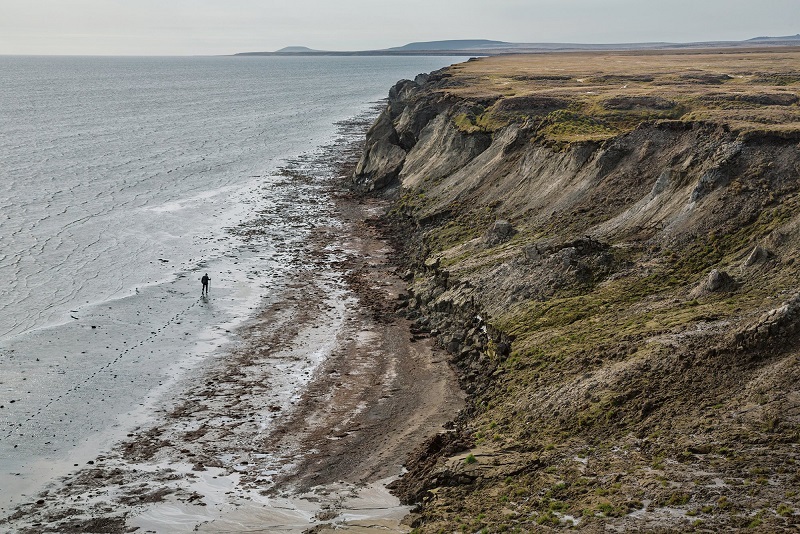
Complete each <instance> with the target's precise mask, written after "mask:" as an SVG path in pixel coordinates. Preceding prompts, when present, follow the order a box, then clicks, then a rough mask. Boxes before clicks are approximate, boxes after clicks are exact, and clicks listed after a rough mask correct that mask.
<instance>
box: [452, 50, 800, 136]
mask: <svg viewBox="0 0 800 534" xmlns="http://www.w3.org/2000/svg"><path fill="white" fill-rule="evenodd" d="M798 65H800V52H798V51H796V50H788V51H768V50H764V51H747V52H733V53H725V54H718V53H709V52H707V51H702V50H698V51H691V52H684V53H674V52H661V53H657V52H639V53H636V52H618V53H608V52H603V53H599V52H598V53H564V54H541V55H535V56H505V57H496V58H486V59H483V60H481V61H474V62H467V63H463V64H460V65H456V66H454V67H452V68H451V70H452V72H453V73H454V74H455V75H456V76H457V78H458V80H459V83H458V84H457V85H456V86H454V87H452V88H448V89H447V92H449V93H451V94H453V95H456V96H458V97H460V98H463V99H465V100H466V101H471V100H481V101H487V100H488V101H492V100H493V102H492V104H491V105H489V106H484V105H477V104H476V105H474V106H472V107H471V108H470V109H469V110H466V111H464V112H462V113H460V114H458V115H457V116H455V118H454V123H455V125H456V126H457V127H458V128H459V129H461V130H462V131H464V132H468V133H471V132H476V131H481V132H493V131H497V130H499V129H500V128H503V127H504V126H506V125H508V124H509V123H511V122H526V121H531V120H535V121H540V122H541V133H542V135H543V136H544V137H545V138H546V139H549V140H552V141H556V142H565V141H566V142H574V141H586V140H604V139H610V138H612V137H614V136H617V135H620V134H623V133H625V132H628V131H631V130H632V129H634V128H636V127H637V126H638V125H639V124H641V123H642V122H646V121H656V120H684V121H709V122H717V123H722V122H724V123H726V124H729V125H730V126H731V127H732V128H734V129H736V130H739V131H743V132H747V131H757V132H770V131H784V132H785V131H797V130H798V129H800V106H798V104H797V95H798V91H800V73H798V72H796V71H795V69H796V70H797V71H800V67H798ZM787 71H788V72H787ZM531 97H542V98H548V99H550V100H549V101H550V102H552V101H553V99H560V100H561V101H562V102H564V105H563V107H562V108H559V109H548V108H546V107H545V108H544V109H543V108H542V107H541V106H538V107H537V106H536V105H533V106H532V107H531V108H530V109H525V108H524V106H523V107H522V108H521V109H514V110H513V111H503V109H504V105H503V103H504V101H506V102H507V101H510V100H512V99H524V98H531ZM534 102H535V100H534Z"/></svg>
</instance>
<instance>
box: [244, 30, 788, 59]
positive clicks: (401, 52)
mask: <svg viewBox="0 0 800 534" xmlns="http://www.w3.org/2000/svg"><path fill="white" fill-rule="evenodd" d="M764 46H768V47H776V46H800V34H797V35H787V36H781V37H767V36H762V37H754V38H752V39H747V40H744V41H703V42H693V43H668V42H650V43H612V44H590V43H510V42H506V41H492V40H489V39H453V40H445V41H423V42H414V43H408V44H406V45H403V46H397V47H392V48H385V49H380V50H352V51H334V50H314V49H312V48H308V47H306V46H287V47H285V48H281V49H280V50H276V51H274V52H241V53H239V54H234V55H236V56H418V55H440V56H496V55H502V54H530V53H540V52H559V51H561V52H569V51H587V50H609V51H620V50H680V49H695V48H704V49H706V48H752V47H764Z"/></svg>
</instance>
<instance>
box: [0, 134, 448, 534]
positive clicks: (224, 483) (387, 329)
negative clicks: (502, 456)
mask: <svg viewBox="0 0 800 534" xmlns="http://www.w3.org/2000/svg"><path fill="white" fill-rule="evenodd" d="M361 127H363V125H361ZM341 148H342V147H339V149H340V155H338V156H336V157H338V158H340V159H339V162H340V163H341V159H342V158H343V159H348V157H349V158H350V159H351V158H352V156H353V154H354V150H355V147H352V146H351V147H349V151H345V152H344V154H345V156H341ZM340 171H341V169H340ZM341 172H342V173H344V171H341ZM293 179H295V180H307V179H309V178H308V177H306V176H303V175H302V174H298V175H295V176H293ZM316 179H318V178H316ZM328 180H329V186H330V188H331V195H332V197H331V198H332V202H333V206H334V208H333V209H334V215H335V217H334V218H333V221H334V222H333V223H332V224H330V225H325V226H318V227H316V228H314V229H313V231H312V232H311V236H310V238H309V239H308V241H307V242H306V243H305V244H304V245H303V246H302V250H299V251H298V261H297V262H295V264H294V265H295V269H294V270H293V271H292V272H291V273H290V274H289V275H288V279H287V281H286V284H285V286H284V287H283V289H281V290H280V293H279V294H277V295H273V296H272V298H270V302H269V303H266V304H265V305H264V307H263V308H262V309H261V310H260V311H259V313H258V314H257V316H256V318H255V319H254V320H252V321H250V322H248V323H247V324H246V325H245V326H243V327H242V328H240V329H239V331H238V334H239V337H240V339H241V342H240V343H239V344H238V345H237V346H236V347H235V348H233V349H232V350H230V351H229V353H228V354H227V355H226V356H225V357H221V358H217V359H216V360H215V361H214V363H213V364H212V365H211V366H209V367H208V368H207V369H206V370H205V371H204V373H203V374H202V375H201V376H198V377H197V379H196V381H195V383H194V384H192V386H191V387H189V388H188V389H186V390H185V391H183V392H181V393H179V394H178V395H176V396H175V397H173V400H172V401H170V402H169V403H168V404H166V405H164V406H163V407H162V409H161V414H160V417H159V418H158V420H157V421H156V422H155V423H153V424H151V425H147V426H144V427H142V428H140V429H138V430H136V431H135V432H132V433H130V434H128V436H127V437H126V439H125V440H124V441H122V442H121V443H119V444H117V445H116V446H114V447H113V448H112V449H111V450H109V451H108V452H106V453H104V454H102V455H99V456H97V457H96V458H94V459H93V460H90V461H89V464H87V465H86V466H84V467H82V468H81V469H80V470H78V471H77V472H74V473H72V474H70V475H68V476H67V477H66V478H65V479H63V480H61V481H60V482H58V483H57V484H54V485H53V486H51V487H50V488H49V489H48V490H46V491H45V492H44V493H42V494H41V495H39V496H37V497H35V498H33V499H31V501H30V502H28V503H26V504H24V505H22V506H20V507H18V508H17V510H16V511H15V512H14V513H13V514H12V515H11V516H9V517H8V518H6V519H3V520H0V527H2V528H3V529H5V530H11V531H15V532H54V531H57V532H130V531H139V532H181V531H186V532H190V531H195V530H198V531H204V532H242V531H247V532H304V531H306V530H309V529H312V528H314V529H315V532H323V531H325V529H326V528H331V527H329V526H330V525H336V526H337V528H349V529H350V530H353V531H358V532H370V531H376V532H377V531H380V532H387V531H389V532H392V531H393V532H405V531H408V530H410V529H409V528H407V527H405V526H403V525H401V519H402V517H403V516H404V515H405V514H406V513H407V508H405V507H401V506H399V503H398V501H397V500H396V499H394V498H393V497H391V496H390V495H389V494H388V492H387V491H386V490H385V488H384V487H383V482H386V481H387V480H389V479H391V478H392V477H396V476H397V475H399V474H400V473H401V471H402V463H403V461H404V460H405V457H406V454H407V452H408V451H410V449H412V448H413V447H414V446H415V445H417V444H418V443H419V442H420V441H422V440H423V439H424V438H425V437H426V436H429V435H431V434H433V433H436V432H437V431H440V430H441V427H442V425H443V424H444V423H445V422H446V421H448V420H450V419H452V418H453V417H454V416H455V414H456V412H457V410H458V409H459V408H460V407H461V403H462V396H461V393H460V392H459V390H458V387H457V384H456V382H455V378H454V377H453V375H452V373H451V372H450V370H449V368H448V365H447V363H446V361H445V359H444V357H443V355H442V354H439V353H437V352H436V351H434V350H433V348H432V346H431V344H430V342H429V341H427V340H419V341H412V339H411V336H410V332H409V324H408V323H407V321H406V320H404V319H400V318H398V317H397V316H396V315H395V314H394V312H393V303H394V302H395V301H396V299H397V295H398V294H399V293H401V292H402V291H403V290H404V288H405V284H404V283H403V282H402V281H401V280H400V278H399V277H398V276H397V275H396V274H395V273H394V268H393V266H392V265H391V264H390V261H389V255H390V252H391V250H390V249H389V247H388V245H387V243H386V241H385V240H384V239H383V238H382V236H381V233H380V231H379V229H378V228H377V227H376V226H375V225H374V224H372V218H373V217H375V216H377V215H379V214H380V213H381V212H382V210H384V209H385V205H384V204H383V203H382V202H381V201H378V200H357V199H354V198H350V197H349V196H348V195H346V194H342V193H339V194H337V193H335V191H336V190H339V191H341V187H340V185H337V182H336V180H333V179H332V178H331V177H328ZM251 231H253V232H257V231H259V229H258V228H251ZM381 481H383V482H381ZM326 525H328V526H326ZM348 525H349V526H348Z"/></svg>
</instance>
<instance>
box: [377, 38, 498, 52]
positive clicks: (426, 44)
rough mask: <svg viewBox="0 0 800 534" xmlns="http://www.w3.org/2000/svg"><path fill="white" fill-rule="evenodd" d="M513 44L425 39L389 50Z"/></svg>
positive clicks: (473, 47) (494, 46) (464, 48)
mask: <svg viewBox="0 0 800 534" xmlns="http://www.w3.org/2000/svg"><path fill="white" fill-rule="evenodd" d="M507 46H513V44H512V43H506V42H504V41H490V40H488V39H453V40H449V41H423V42H417V43H409V44H407V45H403V46H395V47H393V48H389V49H388V50H398V51H402V50H408V51H413V50H469V49H485V48H500V47H507Z"/></svg>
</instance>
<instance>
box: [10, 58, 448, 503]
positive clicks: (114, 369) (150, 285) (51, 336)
mask: <svg viewBox="0 0 800 534" xmlns="http://www.w3.org/2000/svg"><path fill="white" fill-rule="evenodd" d="M456 61H459V59H458V58H442V57H434V58H419V57H416V58H267V57H262V58H259V57H252V58H251V57H248V58H234V57H220V58H37V57H24V58H23V57H1V56H0V280H1V281H2V285H1V286H0V287H2V289H0V511H1V510H3V509H8V507H10V506H11V505H12V504H14V503H15V502H19V501H20V499H21V498H23V496H24V495H25V494H26V493H27V494H29V492H30V491H33V490H35V489H36V488H37V487H38V486H40V485H41V484H42V483H43V482H44V481H47V480H48V479H50V478H52V477H55V476H58V475H60V474H63V473H64V471H65V469H66V468H67V467H70V466H72V463H70V462H72V461H73V460H75V461H78V460H79V459H82V458H83V456H82V454H83V455H84V456H85V457H90V456H91V454H93V451H94V452H96V449H97V448H98V447H102V446H106V445H108V444H109V440H112V439H113V438H114V437H115V436H117V435H118V434H119V432H124V431H125V429H126V426H129V425H131V424H133V421H135V420H136V417H137V414H138V416H144V415H146V413H145V412H147V410H148V409H150V408H152V406H150V408H148V406H149V405H148V402H150V401H149V400H148V399H153V398H157V394H158V392H159V391H160V390H163V389H165V388H168V387H169V385H170V384H172V383H174V381H175V380H176V379H177V377H179V376H180V375H181V373H182V372H183V371H185V370H187V369H190V368H191V367H193V366H196V365H197V364H198V362H201V361H202V359H203V358H204V357H205V356H207V355H208V354H211V353H213V352H214V351H215V350H217V349H218V347H220V346H221V345H224V344H225V343H226V342H228V341H229V337H230V332H231V331H232V329H233V328H234V327H235V326H236V325H237V324H239V323H240V322H241V321H242V320H243V319H245V318H246V317H247V315H248V313H249V312H250V310H252V309H254V308H256V307H257V306H258V304H259V303H260V302H262V300H263V299H265V298H269V295H270V294H271V292H272V291H273V290H274V288H275V286H276V284H279V283H280V281H281V277H282V275H283V273H285V272H286V270H287V269H288V268H290V267H289V265H288V262H289V260H290V257H291V249H292V247H294V246H299V244H300V243H301V242H302V239H303V236H304V235H305V232H307V231H308V227H309V225H311V224H313V223H314V221H315V220H316V219H315V217H317V218H319V217H322V216H323V213H322V211H320V209H321V207H320V204H321V203H323V204H324V202H326V199H325V198H324V197H320V196H319V195H318V194H317V193H315V192H314V191H313V190H307V191H305V190H298V189H296V188H293V187H292V186H291V185H289V184H288V183H287V181H286V180H285V179H283V178H281V177H280V176H278V175H277V174H278V173H277V169H278V168H279V167H280V166H281V165H282V164H283V163H284V162H285V161H286V160H287V159H291V158H294V157H296V156H299V155H302V154H309V153H313V152H314V151H315V150H316V149H317V147H320V146H322V145H324V144H326V143H330V142H331V141H332V140H333V139H334V136H335V133H336V126H335V123H336V122H338V121H342V120H346V119H348V118H351V117H354V116H357V115H359V114H363V113H364V112H366V111H367V110H368V109H369V108H370V103H371V102H374V101H376V100H379V99H381V98H383V97H385V95H386V94H387V92H388V89H389V87H390V86H391V85H392V84H393V83H394V82H395V81H397V80H398V79H401V78H412V77H413V76H415V75H416V74H418V73H420V72H428V71H431V70H435V69H437V68H440V67H443V66H445V65H448V64H451V63H453V62H456ZM256 213H259V214H260V216H259V218H260V220H265V221H267V224H269V225H271V227H270V231H268V232H267V234H266V235H265V236H263V237H260V238H259V239H258V240H257V241H254V240H252V239H250V240H243V239H242V238H241V237H237V236H236V235H235V234H232V233H231V232H229V231H227V230H226V229H228V228H231V227H235V226H237V225H238V224H240V223H242V222H246V221H248V220H249V219H252V218H253V217H255V215H256ZM265 213H268V214H272V217H271V218H270V217H265V216H264V214H265ZM304 214H305V215H304ZM298 215H300V216H299V217H298ZM306 215H307V217H306ZM205 272H208V273H209V276H210V277H211V296H210V298H209V299H207V300H203V299H200V298H199V296H200V282H199V278H200V276H202V274H203V273H205ZM81 451H83V452H81Z"/></svg>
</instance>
